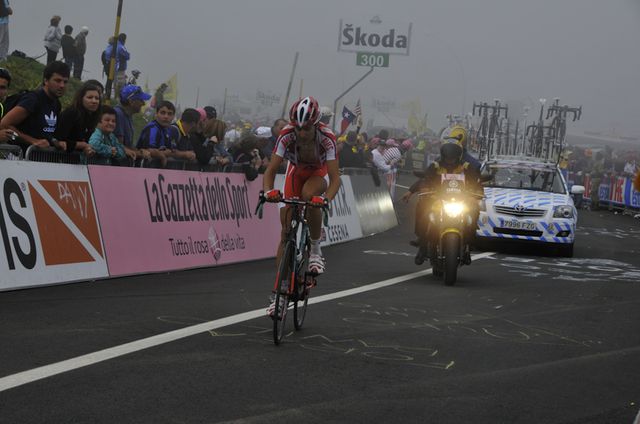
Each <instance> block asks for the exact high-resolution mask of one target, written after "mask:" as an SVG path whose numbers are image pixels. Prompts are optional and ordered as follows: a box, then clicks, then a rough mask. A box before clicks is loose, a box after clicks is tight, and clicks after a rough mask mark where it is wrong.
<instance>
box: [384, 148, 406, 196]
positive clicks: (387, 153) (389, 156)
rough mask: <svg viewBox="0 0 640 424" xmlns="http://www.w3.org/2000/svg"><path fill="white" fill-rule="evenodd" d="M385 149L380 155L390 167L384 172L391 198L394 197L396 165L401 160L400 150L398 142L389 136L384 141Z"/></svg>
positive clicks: (396, 174)
mask: <svg viewBox="0 0 640 424" xmlns="http://www.w3.org/2000/svg"><path fill="white" fill-rule="evenodd" d="M384 144H385V149H384V153H383V154H382V156H383V157H384V160H385V161H386V163H387V165H389V166H390V167H391V170H390V171H387V172H385V173H384V175H385V177H386V178H387V186H388V187H389V194H390V195H391V200H392V201H393V200H394V199H395V194H396V180H397V178H398V167H399V166H400V164H401V162H402V152H401V151H400V148H399V144H398V142H397V141H395V140H394V139H392V138H389V139H387V140H386V141H385V143H384Z"/></svg>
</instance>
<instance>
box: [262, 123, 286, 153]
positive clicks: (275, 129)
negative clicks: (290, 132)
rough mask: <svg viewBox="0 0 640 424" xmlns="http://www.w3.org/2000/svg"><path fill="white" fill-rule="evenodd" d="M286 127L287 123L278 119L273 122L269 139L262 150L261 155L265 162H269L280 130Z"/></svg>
mask: <svg viewBox="0 0 640 424" xmlns="http://www.w3.org/2000/svg"><path fill="white" fill-rule="evenodd" d="M286 125H287V121H286V120H284V119H282V118H279V119H276V120H275V121H274V122H273V125H272V126H271V136H270V137H269V139H268V141H267V143H266V145H265V146H264V148H263V149H262V154H263V155H264V157H265V158H266V159H267V160H271V154H272V153H273V149H275V147H276V141H278V136H279V135H280V132H281V131H282V129H283V128H284V127H285V126H286Z"/></svg>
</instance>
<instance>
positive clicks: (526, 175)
mask: <svg viewBox="0 0 640 424" xmlns="http://www.w3.org/2000/svg"><path fill="white" fill-rule="evenodd" d="M487 171H489V173H491V174H494V173H495V174H494V177H493V178H492V179H491V180H490V181H489V182H488V183H487V184H486V187H499V188H517V189H523V190H535V191H546V192H549V193H559V194H565V193H566V192H565V188H564V185H563V183H562V178H561V177H560V175H559V174H558V171H557V170H551V169H532V168H518V167H508V168H507V167H504V166H502V165H500V166H491V165H489V166H488V169H487Z"/></svg>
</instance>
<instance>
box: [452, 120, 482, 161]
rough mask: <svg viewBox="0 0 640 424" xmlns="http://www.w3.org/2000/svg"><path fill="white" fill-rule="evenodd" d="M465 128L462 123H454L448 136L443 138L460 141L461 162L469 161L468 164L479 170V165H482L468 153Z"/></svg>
mask: <svg viewBox="0 0 640 424" xmlns="http://www.w3.org/2000/svg"><path fill="white" fill-rule="evenodd" d="M467 138H468V137H467V129H466V128H465V127H463V126H462V125H456V126H455V127H453V128H451V132H450V133H449V136H448V137H447V138H446V139H445V141H446V140H447V139H455V140H458V141H459V142H460V145H461V146H462V150H463V152H462V161H463V162H469V165H470V166H472V167H473V168H475V169H476V170H477V171H478V172H480V167H481V166H482V165H481V163H480V161H479V160H478V159H476V158H475V157H473V156H472V155H471V153H469V151H468V150H467Z"/></svg>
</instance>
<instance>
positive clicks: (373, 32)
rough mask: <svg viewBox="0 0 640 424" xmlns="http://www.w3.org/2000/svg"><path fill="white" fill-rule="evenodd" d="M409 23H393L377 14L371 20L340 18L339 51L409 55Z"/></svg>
mask: <svg viewBox="0 0 640 424" xmlns="http://www.w3.org/2000/svg"><path fill="white" fill-rule="evenodd" d="M410 41H411V24H409V25H393V24H390V23H386V22H384V21H382V20H380V18H378V17H377V16H376V17H374V18H373V19H371V20H368V21H367V20H365V21H362V20H355V19H349V20H344V19H341V20H340V34H339V36H338V51H339V52H359V53H386V54H393V55H404V56H408V55H409V45H410Z"/></svg>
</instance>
